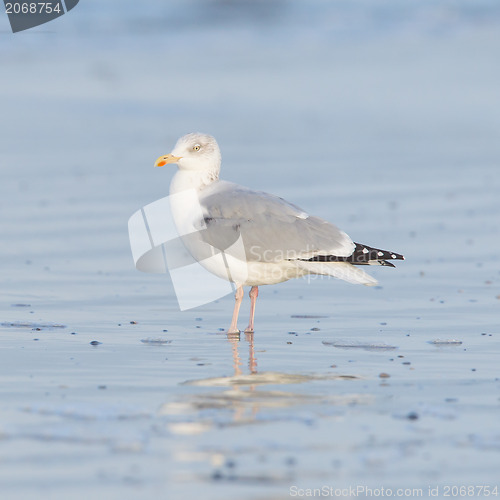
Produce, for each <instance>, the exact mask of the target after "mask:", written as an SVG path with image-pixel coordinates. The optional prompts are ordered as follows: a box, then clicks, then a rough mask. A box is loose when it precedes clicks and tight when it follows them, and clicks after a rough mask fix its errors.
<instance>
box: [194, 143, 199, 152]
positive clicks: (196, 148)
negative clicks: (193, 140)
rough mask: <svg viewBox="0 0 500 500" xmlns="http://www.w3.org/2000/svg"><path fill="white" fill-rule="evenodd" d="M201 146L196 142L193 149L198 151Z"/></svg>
mask: <svg viewBox="0 0 500 500" xmlns="http://www.w3.org/2000/svg"><path fill="white" fill-rule="evenodd" d="M200 148H201V146H200V145H199V144H196V146H193V151H199V150H200Z"/></svg>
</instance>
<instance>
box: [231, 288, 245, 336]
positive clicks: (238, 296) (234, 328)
mask: <svg viewBox="0 0 500 500" xmlns="http://www.w3.org/2000/svg"><path fill="white" fill-rule="evenodd" d="M242 300H243V287H242V286H239V287H238V288H237V289H236V293H235V294H234V311H233V319H232V320H231V326H230V327H229V330H228V331H227V333H239V332H240V331H239V330H238V314H239V313H240V306H241V301H242Z"/></svg>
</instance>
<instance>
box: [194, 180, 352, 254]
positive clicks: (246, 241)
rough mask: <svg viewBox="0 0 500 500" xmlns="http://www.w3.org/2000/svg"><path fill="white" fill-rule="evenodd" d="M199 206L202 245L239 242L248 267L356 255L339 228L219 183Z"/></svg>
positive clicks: (268, 198) (273, 200)
mask: <svg viewBox="0 0 500 500" xmlns="http://www.w3.org/2000/svg"><path fill="white" fill-rule="evenodd" d="M200 204H201V206H202V210H203V214H204V220H203V221H200V228H204V230H203V231H202V232H203V240H204V241H205V242H206V243H209V244H210V245H212V246H214V247H215V248H217V249H219V250H225V249H227V248H229V247H230V246H231V245H233V244H234V243H235V242H236V240H237V239H238V238H239V237H241V241H242V243H243V246H244V249H245V254H246V258H247V260H248V261H258V262H279V261H281V260H284V259H287V260H294V259H309V258H311V257H315V256H317V255H336V256H339V257H347V256H349V255H351V254H352V252H353V251H354V243H353V242H352V240H351V239H350V238H349V236H347V234H345V233H344V232H343V231H341V230H340V229H339V228H337V227H336V226H334V225H333V224H330V223H329V222H327V221H325V220H323V219H320V218H319V217H313V216H309V215H308V214H307V213H306V212H304V211H303V210H302V209H300V208H299V207H297V206H295V205H292V204H291V203H288V202H287V201H285V200H283V199H282V198H279V197H277V196H274V195H271V194H267V193H263V192H258V191H252V190H250V189H246V188H244V187H241V186H238V185H236V184H232V183H228V182H223V181H219V182H218V183H216V186H214V187H213V188H212V189H209V188H207V190H206V192H205V193H203V194H202V196H201V198H200Z"/></svg>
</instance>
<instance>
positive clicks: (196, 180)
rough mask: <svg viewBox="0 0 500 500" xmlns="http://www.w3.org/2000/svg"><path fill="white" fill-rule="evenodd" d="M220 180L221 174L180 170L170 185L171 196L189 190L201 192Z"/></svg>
mask: <svg viewBox="0 0 500 500" xmlns="http://www.w3.org/2000/svg"><path fill="white" fill-rule="evenodd" d="M218 179H219V174H218V173H215V172H207V171H202V170H178V171H177V173H176V174H175V175H174V177H173V179H172V182H171V183H170V194H175V193H180V192H181V191H186V190H187V189H194V190H196V191H201V190H202V189H203V188H204V187H206V186H208V185H209V184H211V183H212V182H214V181H216V180H218Z"/></svg>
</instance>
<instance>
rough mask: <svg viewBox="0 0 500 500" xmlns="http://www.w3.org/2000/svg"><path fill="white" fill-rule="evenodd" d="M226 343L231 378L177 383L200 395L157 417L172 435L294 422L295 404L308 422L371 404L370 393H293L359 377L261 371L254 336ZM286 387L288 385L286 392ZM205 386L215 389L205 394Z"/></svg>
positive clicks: (170, 406)
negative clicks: (342, 409) (314, 417)
mask: <svg viewBox="0 0 500 500" xmlns="http://www.w3.org/2000/svg"><path fill="white" fill-rule="evenodd" d="M227 341H228V342H229V344H230V349H231V355H232V365H233V372H234V373H233V375H231V376H221V377H210V378H203V379H196V380H187V381H185V382H183V383H182V384H181V385H186V386H191V387H199V388H200V391H199V392H196V393H194V394H193V393H192V392H190V393H189V394H186V395H184V396H181V397H180V399H179V400H177V401H175V402H169V403H165V404H164V405H163V406H162V407H161V408H160V414H161V415H165V416H168V417H169V418H168V420H169V422H168V428H169V430H170V431H172V432H174V433H176V434H199V433H202V432H206V431H208V430H210V429H211V428H213V427H218V428H220V427H226V426H231V425H243V424H262V423H265V422H271V421H289V420H298V419H300V418H302V417H300V416H299V413H300V412H297V411H295V410H294V411H293V412H292V411H290V408H291V407H298V406H299V407H301V408H300V409H301V410H303V409H304V410H307V414H308V415H309V417H308V419H311V415H315V414H317V415H318V417H319V416H326V415H332V414H335V413H337V412H338V407H340V406H345V405H348V404H366V403H369V402H371V396H369V395H366V394H355V393H354V394H338V393H337V392H338V391H335V390H333V389H332V386H331V385H329V386H328V389H326V388H325V390H327V393H326V394H325V393H324V391H321V388H318V389H319V390H311V387H308V390H307V391H303V392H302V391H300V392H299V391H298V390H294V389H295V386H296V385H303V384H308V383H313V382H316V381H325V380H329V381H348V380H355V379H358V378H359V377H357V376H354V375H338V374H334V373H319V374H301V373H284V372H278V371H265V372H259V371H257V366H258V363H257V357H256V349H255V344H254V334H253V333H245V334H244V341H243V338H242V334H240V333H233V334H228V335H227ZM246 348H247V349H248V362H247V367H246V368H244V362H243V361H242V353H243V352H244V350H246ZM257 352H258V351H257ZM265 386H268V387H267V388H265ZM269 386H271V387H269ZM273 386H274V387H273ZM276 386H278V387H276ZM280 386H281V387H280ZM284 386H288V387H286V390H285V387H284ZM290 386H292V387H293V390H292V388H291V387H290ZM202 388H203V389H202ZM207 388H212V389H213V390H211V391H210V390H209V391H207V390H206V389H207Z"/></svg>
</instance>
